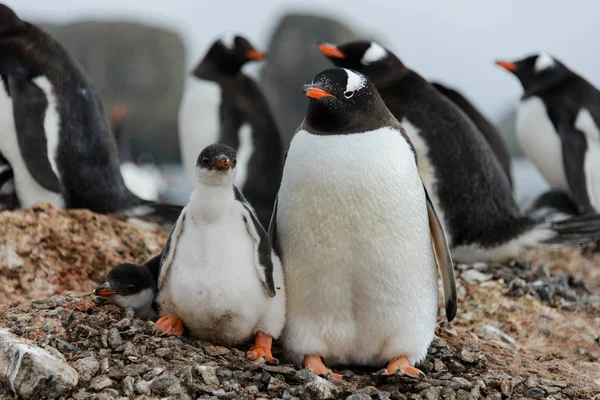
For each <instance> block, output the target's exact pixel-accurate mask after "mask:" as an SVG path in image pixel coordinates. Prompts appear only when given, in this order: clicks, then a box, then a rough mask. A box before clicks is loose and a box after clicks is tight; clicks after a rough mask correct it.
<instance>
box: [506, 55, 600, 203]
mask: <svg viewBox="0 0 600 400" xmlns="http://www.w3.org/2000/svg"><path fill="white" fill-rule="evenodd" d="M497 64H498V65H500V66H501V67H503V68H504V69H506V70H508V71H510V72H511V73H513V74H514V75H515V76H516V77H517V78H518V79H519V81H520V82H521V85H522V86H523V90H524V93H523V96H522V97H521V103H520V104H519V108H518V112H517V138H518V140H519V143H520V144H521V147H522V148H523V151H524V152H525V154H526V155H527V158H529V160H531V162H533V164H534V165H535V166H536V167H537V169H538V170H539V171H540V172H541V174H542V176H543V177H544V178H545V179H546V181H547V182H548V184H550V186H551V188H552V189H555V190H562V191H564V192H566V193H568V194H569V195H570V196H571V198H572V200H573V202H574V204H575V206H576V208H577V210H578V212H579V213H580V214H591V213H597V212H598V210H600V129H599V127H600V91H598V89H596V88H595V87H594V86H592V84H590V83H589V82H588V81H586V80H585V79H584V78H582V77H581V76H579V75H577V74H576V73H575V72H573V71H571V70H570V69H569V68H567V67H566V66H565V65H564V64H563V63H562V62H560V61H559V60H557V59H556V58H554V57H553V56H551V55H550V54H548V53H539V54H534V55H530V56H528V57H526V58H524V59H521V60H518V61H514V62H509V61H498V62H497Z"/></svg>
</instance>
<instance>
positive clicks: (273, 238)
mask: <svg viewBox="0 0 600 400" xmlns="http://www.w3.org/2000/svg"><path fill="white" fill-rule="evenodd" d="M278 200H279V195H277V197H275V203H273V214H272V215H271V222H270V223H269V241H270V242H271V246H273V249H275V252H276V253H277V255H278V256H279V257H281V250H280V249H279V247H277V201H278Z"/></svg>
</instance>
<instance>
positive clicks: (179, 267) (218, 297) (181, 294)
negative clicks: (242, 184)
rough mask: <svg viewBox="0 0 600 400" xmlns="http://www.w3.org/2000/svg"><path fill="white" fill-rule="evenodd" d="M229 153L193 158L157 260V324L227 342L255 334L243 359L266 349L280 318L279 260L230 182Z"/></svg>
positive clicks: (215, 148)
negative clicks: (186, 197) (190, 178)
mask: <svg viewBox="0 0 600 400" xmlns="http://www.w3.org/2000/svg"><path fill="white" fill-rule="evenodd" d="M236 163H237V160H236V155H235V151H234V150H233V149H232V148H231V147H229V146H226V145H224V144H213V145H209V146H208V147H206V148H205V149H204V150H202V152H201V153H200V156H199V157H198V159H197V162H196V188H195V189H194V191H193V192H192V194H191V195H190V201H189V203H188V204H187V206H186V207H185V208H184V209H183V211H182V213H181V215H180V216H179V219H178V221H177V223H176V224H175V227H174V228H173V230H172V232H171V235H170V237H169V239H168V240H167V244H166V246H165V249H164V251H163V257H162V259H161V265H160V271H159V279H158V289H159V293H158V304H159V307H160V315H161V318H160V319H159V320H158V321H157V322H156V327H157V329H159V330H160V331H162V332H163V333H166V334H182V333H183V328H184V326H185V327H186V328H187V330H188V332H189V333H190V334H191V335H192V336H195V337H197V338H199V339H202V340H206V341H210V342H213V343H216V344H222V345H226V346H236V345H240V344H243V343H244V342H246V341H248V340H249V339H251V338H252V336H254V337H255V339H256V342H255V345H254V346H253V347H252V349H251V350H250V351H249V352H248V357H249V358H251V359H257V358H259V357H265V358H266V359H267V360H269V361H276V360H275V358H273V356H272V354H271V344H272V339H273V338H277V337H278V336H279V335H280V333H281V331H282V329H283V325H284V323H285V290H284V286H283V271H282V267H281V263H280V261H279V258H278V257H277V255H276V254H275V252H274V251H273V249H272V247H271V244H270V242H269V238H268V236H267V233H266V231H265V230H264V228H263V227H262V225H261V224H260V222H259V221H258V218H257V217H256V214H255V213H254V210H253V209H252V207H251V206H250V204H249V203H248V202H247V201H246V200H245V199H244V197H243V195H242V193H241V192H240V191H239V190H238V189H237V188H236V187H235V185H234V184H233V182H234V179H235V174H236Z"/></svg>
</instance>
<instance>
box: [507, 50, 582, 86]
mask: <svg viewBox="0 0 600 400" xmlns="http://www.w3.org/2000/svg"><path fill="white" fill-rule="evenodd" d="M496 64H498V65H499V66H501V67H502V68H504V69H506V70H507V71H510V72H511V73H513V74H514V75H515V76H516V77H517V78H518V79H519V81H520V82H521V85H523V89H524V90H525V93H528V92H529V93H531V92H537V91H539V90H543V89H545V88H547V87H550V86H552V85H554V84H556V83H558V82H560V81H562V80H563V79H565V78H566V77H568V76H569V75H571V74H572V72H571V71H570V70H569V69H568V68H567V67H566V66H564V65H563V64H562V63H561V62H560V61H558V60H557V59H555V58H554V57H553V56H551V55H550V54H548V53H539V54H534V55H531V56H528V57H525V58H523V59H521V60H518V61H496Z"/></svg>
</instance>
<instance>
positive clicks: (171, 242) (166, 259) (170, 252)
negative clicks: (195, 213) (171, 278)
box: [156, 207, 187, 290]
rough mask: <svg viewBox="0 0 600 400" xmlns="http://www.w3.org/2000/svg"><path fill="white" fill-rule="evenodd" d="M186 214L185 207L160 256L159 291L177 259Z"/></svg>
mask: <svg viewBox="0 0 600 400" xmlns="http://www.w3.org/2000/svg"><path fill="white" fill-rule="evenodd" d="M186 212H187V208H186V207H184V208H183V210H181V214H180V215H179V219H177V222H176V223H175V226H173V229H172V230H171V234H170V235H169V238H168V239H167V243H166V244H165V248H164V249H163V252H162V254H161V255H160V267H159V270H158V279H157V281H156V282H157V286H158V289H159V290H160V288H161V287H162V284H163V282H164V280H165V278H166V276H167V272H169V268H171V264H172V263H173V259H174V258H175V250H176V248H177V242H178V241H179V236H181V232H183V227H184V223H185V214H186Z"/></svg>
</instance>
